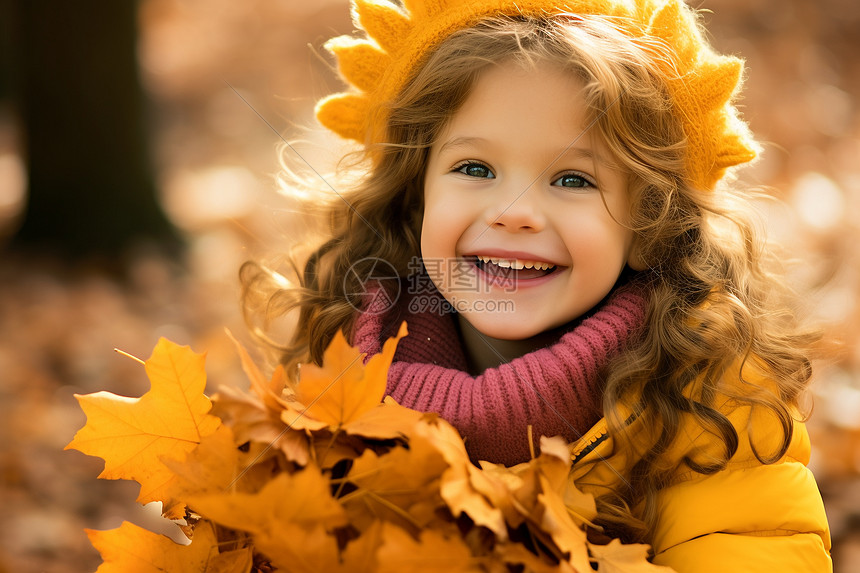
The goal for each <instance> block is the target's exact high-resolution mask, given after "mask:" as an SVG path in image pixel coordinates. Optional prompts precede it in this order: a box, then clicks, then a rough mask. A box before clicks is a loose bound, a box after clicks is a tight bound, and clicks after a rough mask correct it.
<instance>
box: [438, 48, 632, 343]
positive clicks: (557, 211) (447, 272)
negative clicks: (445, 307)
mask: <svg viewBox="0 0 860 573" xmlns="http://www.w3.org/2000/svg"><path fill="white" fill-rule="evenodd" d="M582 89H583V84H582V82H581V81H579V80H578V79H577V78H576V77H574V76H573V75H571V74H569V73H565V72H563V71H562V70H560V69H558V68H556V67H554V66H551V65H538V66H537V67H536V68H534V69H532V70H526V69H524V68H522V67H521V66H519V65H518V64H516V63H515V62H507V63H504V64H501V65H498V66H493V67H490V68H488V69H487V70H486V71H484V72H483V73H482V74H481V75H480V76H479V78H478V80H477V82H476V83H475V85H474V87H473V90H472V92H471V94H470V95H469V97H468V98H467V100H466V102H465V104H464V105H463V106H462V108H461V109H460V110H459V111H458V112H457V113H456V114H455V115H454V116H453V118H452V119H451V121H450V122H449V124H448V125H447V127H446V129H445V130H444V131H443V132H442V134H441V135H440V137H439V139H438V140H437V141H436V142H435V143H434V144H433V146H432V148H431V150H430V159H429V163H428V167H427V174H426V177H425V180H424V203H425V208H424V222H423V228H422V232H421V251H422V253H421V254H422V258H423V260H424V265H425V267H426V268H427V272H428V274H429V275H430V278H431V280H432V281H433V283H434V284H435V285H436V287H437V288H438V290H439V292H440V293H442V295H443V296H444V297H445V298H446V299H447V300H448V302H450V303H451V304H452V305H453V306H454V308H455V309H456V310H457V311H458V312H459V313H460V314H461V315H462V316H463V317H464V318H465V319H466V320H468V322H469V323H470V324H471V325H472V326H474V327H475V328H476V329H477V330H478V331H479V332H481V333H482V334H484V335H486V336H490V337H493V338H500V339H504V340H523V339H526V338H529V337H532V336H534V335H536V334H539V333H541V332H544V331H546V330H549V329H552V328H554V327H557V326H560V325H563V324H565V323H567V322H569V321H571V320H573V319H575V318H577V317H579V316H581V315H583V314H584V313H586V312H587V311H588V310H590V309H591V308H592V307H594V306H595V305H596V304H597V303H598V302H600V300H601V299H603V298H604V297H605V296H606V295H607V294H608V293H609V291H610V290H611V288H612V286H613V285H614V284H615V282H616V280H617V279H618V276H619V274H620V273H621V271H622V270H623V269H624V266H625V264H626V263H627V262H628V259H629V258H630V256H631V250H632V245H633V232H632V231H631V230H630V229H629V228H628V227H627V226H626V222H627V219H628V210H629V203H628V196H627V177H626V175H625V174H624V173H623V172H622V171H621V170H620V168H619V167H618V166H617V165H616V164H615V163H614V161H613V158H612V157H611V156H610V155H609V152H608V150H607V148H606V146H605V145H604V144H603V143H602V142H601V141H600V138H599V136H598V135H597V132H596V130H594V129H592V130H589V125H588V123H589V122H588V119H587V117H588V116H587V114H586V108H585V101H584V99H583V97H582V95H581V91H582ZM604 201H605V204H604Z"/></svg>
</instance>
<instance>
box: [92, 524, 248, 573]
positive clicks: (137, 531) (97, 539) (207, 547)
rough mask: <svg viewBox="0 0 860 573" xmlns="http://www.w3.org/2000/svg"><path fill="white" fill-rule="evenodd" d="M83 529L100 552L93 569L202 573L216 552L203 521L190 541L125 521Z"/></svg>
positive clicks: (113, 572) (107, 572)
mask: <svg viewBox="0 0 860 573" xmlns="http://www.w3.org/2000/svg"><path fill="white" fill-rule="evenodd" d="M86 533H87V536H88V537H89V538H90V543H92V544H93V547H95V548H96V549H97V550H98V552H99V553H100V554H101V556H102V561H103V563H102V564H101V565H100V566H99V568H98V569H97V570H96V573H129V572H132V571H133V572H134V573H204V572H209V571H212V570H213V568H212V566H211V562H212V561H213V560H214V558H216V557H217V556H218V545H217V540H216V539H215V532H214V531H213V529H212V526H211V525H210V524H209V523H206V522H203V523H200V524H199V525H198V526H197V528H196V529H195V531H194V541H193V542H192V543H191V544H190V545H180V544H178V543H176V542H174V541H173V540H172V539H170V538H169V537H167V536H164V535H159V534H157V533H152V532H151V531H148V530H146V529H143V528H142V527H138V526H137V525H134V524H133V523H129V522H127V521H124V522H123V523H122V525H120V526H119V527H118V528H117V529H111V530H109V531H95V530H92V529H87V530H86ZM249 564H250V563H249ZM249 568H250V567H249Z"/></svg>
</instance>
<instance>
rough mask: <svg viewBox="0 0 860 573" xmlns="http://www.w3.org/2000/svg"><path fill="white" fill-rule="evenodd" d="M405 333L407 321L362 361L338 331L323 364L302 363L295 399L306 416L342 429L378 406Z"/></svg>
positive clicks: (355, 349) (291, 421)
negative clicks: (377, 349) (380, 349)
mask: <svg viewBox="0 0 860 573" xmlns="http://www.w3.org/2000/svg"><path fill="white" fill-rule="evenodd" d="M406 334H407V332H406V323H403V324H402V325H401V326H400V330H399V331H398V333H397V336H395V337H394V338H390V339H388V340H387V341H386V342H385V344H384V345H383V349H382V352H380V353H379V354H377V355H375V356H373V357H372V358H371V359H370V360H368V362H367V364H363V363H362V356H363V355H362V354H361V353H360V352H359V351H358V349H357V348H353V347H351V346H349V344H348V343H347V342H346V338H344V336H343V334H342V333H341V332H339V331H338V333H337V334H335V337H334V339H333V340H332V341H331V344H329V346H328V348H326V350H325V353H324V354H323V365H322V366H317V365H315V364H303V365H302V367H301V370H300V373H299V383H298V384H297V385H296V387H295V388H294V390H295V393H296V398H297V399H298V401H299V402H300V403H301V404H303V405H304V410H303V412H304V413H305V415H307V416H309V417H311V418H313V419H314V420H319V421H322V422H325V423H326V424H328V425H329V426H333V427H336V428H339V427H342V426H344V425H346V424H349V423H350V422H353V421H355V420H357V419H359V418H360V417H361V416H362V415H363V414H364V413H366V412H367V411H369V410H371V409H373V408H374V407H376V406H377V405H379V403H380V402H382V397H383V396H384V395H385V385H386V375H387V372H388V367H389V366H390V365H391V360H392V359H393V358H394V350H395V349H396V347H397V342H398V341H399V340H400V339H401V338H403V337H404V336H406ZM284 421H286V422H287V423H288V424H290V423H294V422H295V420H287V419H285V420H284Z"/></svg>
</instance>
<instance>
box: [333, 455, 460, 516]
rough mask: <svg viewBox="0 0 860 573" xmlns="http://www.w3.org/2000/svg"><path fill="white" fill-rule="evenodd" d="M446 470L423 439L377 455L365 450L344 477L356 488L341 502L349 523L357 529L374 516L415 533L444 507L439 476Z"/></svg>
mask: <svg viewBox="0 0 860 573" xmlns="http://www.w3.org/2000/svg"><path fill="white" fill-rule="evenodd" d="M447 467H448V464H447V463H445V460H444V459H443V458H442V456H441V454H440V453H439V452H438V451H437V450H436V449H435V448H433V446H432V444H430V443H429V442H427V441H426V440H419V439H415V440H412V441H411V442H410V444H409V449H406V448H402V447H397V448H394V449H392V450H391V451H389V452H387V453H385V454H383V455H377V454H376V453H374V452H373V451H372V450H365V452H364V453H363V454H362V455H361V457H359V458H357V459H356V460H355V461H354V462H353V464H352V468H351V469H350V472H349V474H348V476H347V479H348V480H349V483H350V484H352V485H354V486H356V487H357V489H355V490H354V491H352V492H350V493H349V494H348V495H346V496H344V497H343V498H342V499H341V503H342V504H343V506H344V508H345V509H346V511H347V514H348V515H349V516H350V522H351V523H352V525H353V526H355V527H357V528H358V529H359V530H363V529H365V528H366V527H367V523H365V522H368V521H370V520H374V519H376V518H377V517H380V518H384V519H386V520H387V521H393V522H396V523H398V525H401V526H402V527H404V528H407V529H410V530H411V531H413V532H417V530H418V529H420V528H423V527H426V526H427V524H428V523H430V522H431V521H432V520H433V519H434V518H435V513H436V511H437V510H438V509H439V508H440V507H444V501H443V500H442V498H441V496H440V495H439V477H440V476H441V475H442V472H444V471H445V469H446V468H447Z"/></svg>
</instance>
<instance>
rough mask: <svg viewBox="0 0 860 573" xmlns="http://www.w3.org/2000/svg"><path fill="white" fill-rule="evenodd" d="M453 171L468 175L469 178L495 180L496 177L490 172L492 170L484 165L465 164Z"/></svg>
mask: <svg viewBox="0 0 860 573" xmlns="http://www.w3.org/2000/svg"><path fill="white" fill-rule="evenodd" d="M453 171H455V172H457V173H462V174H463V175H468V176H469V177H478V178H481V179H495V178H496V176H495V174H493V172H492V171H490V168H489V167H487V166H486V165H484V164H483V163H475V162H468V163H464V164H462V165H460V166H458V167H455V168H454V169H453Z"/></svg>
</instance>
